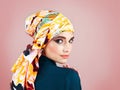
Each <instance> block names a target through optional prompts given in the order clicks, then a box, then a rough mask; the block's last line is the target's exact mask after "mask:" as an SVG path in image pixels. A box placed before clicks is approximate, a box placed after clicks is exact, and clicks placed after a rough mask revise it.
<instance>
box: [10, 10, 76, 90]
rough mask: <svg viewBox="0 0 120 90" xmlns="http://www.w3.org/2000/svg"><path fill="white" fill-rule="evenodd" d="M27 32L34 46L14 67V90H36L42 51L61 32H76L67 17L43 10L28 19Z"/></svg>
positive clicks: (28, 46) (12, 84)
mask: <svg viewBox="0 0 120 90" xmlns="http://www.w3.org/2000/svg"><path fill="white" fill-rule="evenodd" d="M25 31H26V33H28V34H29V35H30V36H31V37H32V38H33V43H32V45H30V44H28V45H27V48H26V50H25V51H23V53H22V54H21V55H20V56H19V58H18V59H17V61H16V63H15V64H14V65H13V67H12V72H13V76H12V82H11V88H12V90H18V89H20V90H35V86H34V81H35V79H36V76H37V72H38V69H39V64H38V60H39V57H40V56H41V52H42V49H43V48H44V47H45V46H46V44H47V42H48V41H50V40H51V39H52V38H53V37H54V36H56V35H58V34H60V33H61V32H65V31H67V32H74V29H73V26H72V24H71V22H70V21H69V20H68V18H67V17H65V16H63V14H61V13H59V12H56V11H53V10H41V11H39V12H36V13H34V14H32V15H30V16H29V17H27V18H26V21H25Z"/></svg>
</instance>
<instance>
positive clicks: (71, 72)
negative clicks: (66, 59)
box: [66, 68, 80, 80]
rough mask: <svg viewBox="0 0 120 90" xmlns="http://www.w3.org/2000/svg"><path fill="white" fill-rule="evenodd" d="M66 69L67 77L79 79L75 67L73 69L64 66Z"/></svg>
mask: <svg viewBox="0 0 120 90" xmlns="http://www.w3.org/2000/svg"><path fill="white" fill-rule="evenodd" d="M66 69H67V78H68V79H69V78H71V79H72V78H73V79H74V80H75V79H80V77H79V73H78V72H77V71H76V70H75V69H73V68H66Z"/></svg>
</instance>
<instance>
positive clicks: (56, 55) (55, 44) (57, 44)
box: [43, 32, 74, 64]
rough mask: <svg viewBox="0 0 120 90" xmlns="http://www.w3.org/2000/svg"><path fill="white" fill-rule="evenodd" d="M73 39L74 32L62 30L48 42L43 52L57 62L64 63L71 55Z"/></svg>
mask: <svg viewBox="0 0 120 90" xmlns="http://www.w3.org/2000/svg"><path fill="white" fill-rule="evenodd" d="M73 39H74V36H73V32H62V33H60V34H58V35H56V36H55V37H53V38H52V39H51V40H50V41H49V42H48V43H47V45H46V47H45V48H44V51H43V54H44V55H45V56H47V57H48V58H50V59H52V60H54V61H55V62H57V63H61V64H64V63H66V61H67V59H68V57H69V55H70V52H71V49H72V43H73Z"/></svg>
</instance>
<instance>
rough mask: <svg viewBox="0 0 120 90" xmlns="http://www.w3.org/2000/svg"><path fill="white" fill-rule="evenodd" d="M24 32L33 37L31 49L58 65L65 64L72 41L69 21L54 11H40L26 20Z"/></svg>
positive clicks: (71, 29) (72, 31)
mask: <svg viewBox="0 0 120 90" xmlns="http://www.w3.org/2000/svg"><path fill="white" fill-rule="evenodd" d="M26 31H27V33H28V34H29V35H30V36H32V37H33V39H34V41H33V45H32V49H39V50H43V53H42V54H43V55H45V56H46V57H48V58H50V59H52V60H54V61H55V62H58V63H61V64H63V63H66V61H67V59H68V57H69V55H70V52H71V49H72V42H73V39H74V35H73V34H74V29H73V26H72V24H71V22H70V21H69V19H68V18H67V17H65V16H63V15H62V14H61V13H59V12H56V11H40V12H37V13H35V14H33V15H31V16H30V17H28V18H27V20H26Z"/></svg>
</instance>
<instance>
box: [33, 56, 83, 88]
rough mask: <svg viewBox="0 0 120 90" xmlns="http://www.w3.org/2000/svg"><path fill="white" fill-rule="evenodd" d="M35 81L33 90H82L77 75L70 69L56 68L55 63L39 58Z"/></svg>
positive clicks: (43, 57) (45, 58)
mask: <svg viewBox="0 0 120 90" xmlns="http://www.w3.org/2000/svg"><path fill="white" fill-rule="evenodd" d="M39 67H40V68H39V70H38V74H37V77H36V80H35V90H82V89H81V84H80V78H79V75H78V73H77V72H76V71H75V70H73V69H71V68H62V67H58V66H56V63H55V62H54V61H53V60H51V59H49V58H47V57H45V56H41V57H40V59H39Z"/></svg>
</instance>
